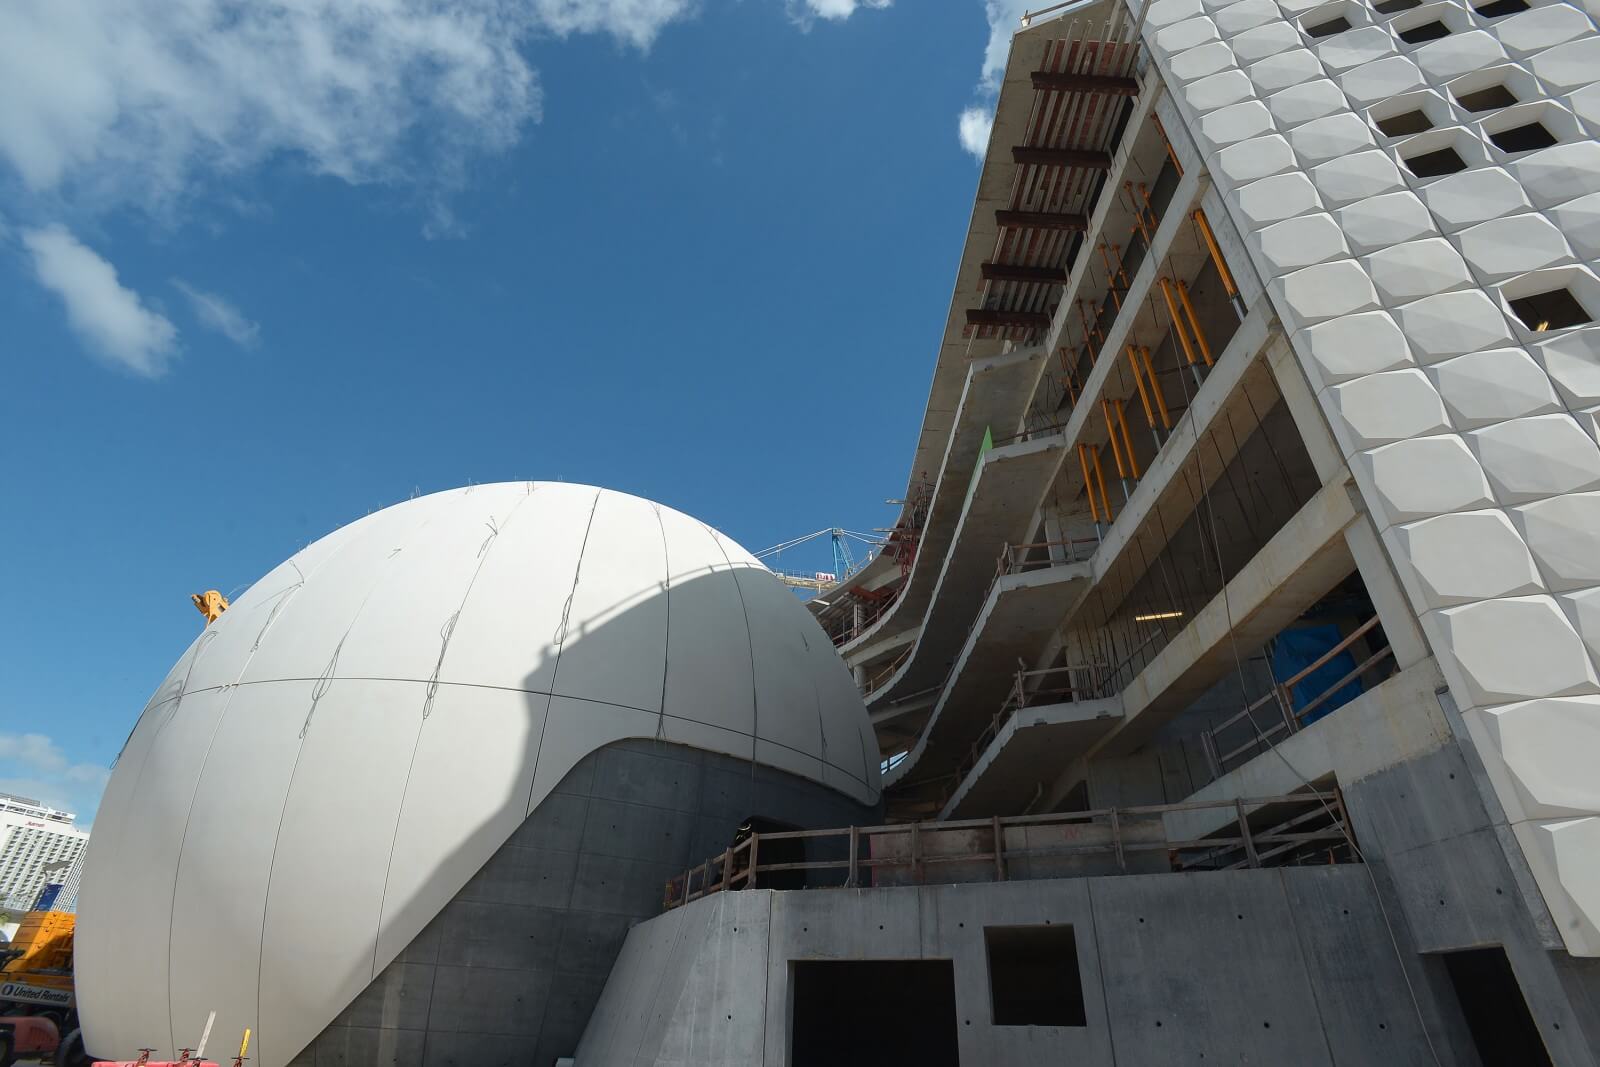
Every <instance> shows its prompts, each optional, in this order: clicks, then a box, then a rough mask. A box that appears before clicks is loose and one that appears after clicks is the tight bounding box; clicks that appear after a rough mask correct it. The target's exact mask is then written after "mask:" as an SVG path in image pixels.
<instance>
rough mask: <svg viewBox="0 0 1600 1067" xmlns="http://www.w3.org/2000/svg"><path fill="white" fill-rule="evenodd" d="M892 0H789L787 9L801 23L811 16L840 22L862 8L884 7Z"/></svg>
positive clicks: (808, 19)
mask: <svg viewBox="0 0 1600 1067" xmlns="http://www.w3.org/2000/svg"><path fill="white" fill-rule="evenodd" d="M892 2H893V0H790V4H789V10H790V12H791V13H792V14H793V15H794V16H795V17H796V19H797V20H798V21H799V22H801V23H803V24H804V23H809V22H810V21H811V19H813V18H823V19H830V20H832V21H834V22H840V21H843V20H844V19H847V18H849V17H850V16H851V15H854V14H855V13H856V11H858V10H860V9H862V8H880V9H881V8H886V7H888V6H889V5H890V4H891V3H892Z"/></svg>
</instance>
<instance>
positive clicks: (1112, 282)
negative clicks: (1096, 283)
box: [1099, 241, 1122, 311]
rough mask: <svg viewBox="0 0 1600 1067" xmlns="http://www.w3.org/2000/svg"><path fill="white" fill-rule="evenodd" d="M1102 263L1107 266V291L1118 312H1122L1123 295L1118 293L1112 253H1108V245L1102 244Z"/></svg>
mask: <svg viewBox="0 0 1600 1067" xmlns="http://www.w3.org/2000/svg"><path fill="white" fill-rule="evenodd" d="M1099 248H1100V262H1102V263H1104V264H1105V265H1106V289H1107V290H1108V291H1109V292H1110V293H1111V302H1112V303H1113V304H1116V305H1117V310H1118V311H1121V310H1122V294H1121V293H1119V292H1117V277H1116V271H1115V270H1114V269H1113V268H1112V266H1111V253H1110V252H1108V251H1106V243H1105V242H1104V241H1101V242H1100V245H1099Z"/></svg>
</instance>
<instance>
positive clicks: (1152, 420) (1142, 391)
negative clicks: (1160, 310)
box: [1128, 345, 1156, 429]
mask: <svg viewBox="0 0 1600 1067" xmlns="http://www.w3.org/2000/svg"><path fill="white" fill-rule="evenodd" d="M1128 364H1129V366H1131V367H1132V368H1133V384H1134V386H1135V387H1136V388H1137V389H1138V390H1139V402H1140V403H1141V404H1143V405H1144V421H1145V422H1148V423H1149V424H1150V428H1151V429H1155V425H1156V413H1155V409H1154V408H1153V407H1151V406H1150V391H1149V390H1148V389H1147V388H1145V384H1144V369H1143V368H1141V367H1140V366H1139V351H1138V349H1137V348H1135V347H1134V346H1133V345H1129V346H1128Z"/></svg>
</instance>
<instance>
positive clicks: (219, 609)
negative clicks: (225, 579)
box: [189, 589, 228, 626]
mask: <svg viewBox="0 0 1600 1067" xmlns="http://www.w3.org/2000/svg"><path fill="white" fill-rule="evenodd" d="M189 599H190V600H192V601H194V606H195V610H197V611H199V612H200V614H202V615H204V616H205V617H206V625H207V626H209V625H211V624H212V623H214V622H216V621H217V617H218V616H220V615H221V614H222V613H223V612H224V611H227V610H228V598H227V597H225V596H223V595H222V594H221V593H219V592H217V591H216V590H215V589H207V590H206V591H205V592H204V593H190V594H189Z"/></svg>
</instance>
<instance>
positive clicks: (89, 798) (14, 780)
mask: <svg viewBox="0 0 1600 1067" xmlns="http://www.w3.org/2000/svg"><path fill="white" fill-rule="evenodd" d="M0 768H4V769H5V770H7V771H12V772H16V773H11V774H7V775H5V776H0V792H5V793H12V794H16V795H19V796H25V797H28V798H30V799H33V800H37V801H39V802H40V803H41V804H46V805H48V806H50V807H53V808H61V809H65V810H68V811H75V812H76V813H77V814H78V815H80V816H82V817H83V819H84V820H87V819H90V818H92V817H93V815H94V810H95V808H96V807H97V806H98V805H99V803H100V794H101V793H102V792H104V790H105V787H106V782H107V781H108V780H109V779H110V777H111V771H110V770H109V769H107V768H105V767H102V766H99V765H98V764H93V763H76V762H73V761H72V760H71V759H69V758H68V757H67V754H66V753H65V752H63V751H62V750H61V747H60V746H59V745H57V744H56V743H55V742H54V741H52V740H51V739H50V738H49V737H47V736H46V735H44V734H7V733H0Z"/></svg>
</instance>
